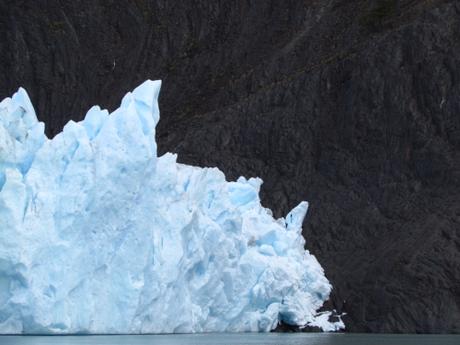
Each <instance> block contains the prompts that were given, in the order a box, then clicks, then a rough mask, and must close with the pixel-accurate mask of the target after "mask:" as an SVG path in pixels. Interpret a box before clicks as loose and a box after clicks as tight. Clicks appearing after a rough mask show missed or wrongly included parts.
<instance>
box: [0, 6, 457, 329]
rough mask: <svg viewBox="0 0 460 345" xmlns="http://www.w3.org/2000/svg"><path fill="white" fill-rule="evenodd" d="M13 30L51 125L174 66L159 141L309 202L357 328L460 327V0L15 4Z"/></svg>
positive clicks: (266, 193)
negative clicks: (257, 179) (258, 178)
mask: <svg viewBox="0 0 460 345" xmlns="http://www.w3.org/2000/svg"><path fill="white" fill-rule="evenodd" d="M0 37H1V39H0V51H1V52H2V59H1V61H0V75H1V78H0V99H3V98H4V97H7V96H9V95H11V94H12V93H13V92H14V91H15V90H16V89H17V87H18V86H23V87H25V88H26V89H27V90H28V92H29V94H30V96H31V98H32V102H33V104H34V105H35V106H36V110H37V114H38V116H39V118H40V120H42V121H45V123H46V124H47V133H48V134H49V135H54V134H56V133H58V132H59V131H60V130H61V129H62V126H63V125H64V124H65V123H66V122H67V121H68V120H69V119H70V118H71V116H83V114H85V113H86V111H87V110H88V109H89V107H90V106H91V105H93V104H101V103H102V104H101V105H102V106H105V107H107V108H108V109H109V110H113V109H115V107H116V106H118V101H119V99H120V98H121V96H122V95H123V94H124V92H125V90H129V89H132V88H133V87H134V86H136V85H138V84H139V83H140V82H141V81H143V80H145V79H147V78H150V79H162V80H163V85H164V87H163V91H162V94H161V97H160V109H161V111H162V115H161V121H160V124H159V127H158V132H157V136H158V138H157V140H158V145H159V153H163V152H166V151H171V152H176V153H178V154H179V161H180V162H182V163H189V164H195V165H202V166H218V167H219V168H220V169H222V170H223V171H224V172H225V173H226V175H227V176H228V177H230V178H236V177H238V175H239V174H241V173H244V174H245V175H246V176H247V177H249V176H260V177H262V178H263V180H264V181H265V183H264V185H263V186H262V201H263V204H264V205H265V206H267V207H270V208H271V209H273V210H274V211H275V215H276V216H278V217H279V216H281V215H285V214H286V213H287V211H288V210H289V209H291V208H292V207H294V206H295V205H296V204H298V202H300V201H301V200H309V201H310V213H309V216H308V217H307V219H306V221H305V223H304V225H303V228H304V235H305V237H306V238H307V239H308V242H307V246H308V248H309V249H310V250H311V252H312V253H313V254H314V255H316V256H317V258H318V260H319V262H321V264H322V266H323V267H324V269H325V272H326V275H327V277H328V279H329V280H330V281H331V283H332V285H333V286H334V291H333V293H332V300H331V306H332V307H334V308H336V309H338V310H339V311H344V312H346V313H347V316H346V317H345V318H344V321H345V323H346V326H347V330H349V331H364V332H371V331H372V332H459V331H460V256H459V251H460V235H459V230H458V229H459V228H460V224H459V223H460V193H459V187H460V179H459V177H460V150H459V149H460V109H459V108H460V107H459V105H460V84H459V80H460V68H459V59H458V57H459V56H460V40H459V39H458V38H459V37H460V3H459V2H458V1H455V0H446V1H443V0H432V1H422V0H420V1H409V0H399V1H397V0H374V1H351V0H330V1H319V0H318V1H315V0H312V1H238V2H228V1H212V2H209V1H204V0H203V1H194V2H177V1H175V2H171V1H169V2H168V1H141V0H138V1H123V2H119V1H102V0H99V1H95V0H94V1H67V0H62V1H33V2H32V1H2V2H0ZM74 120H80V118H74Z"/></svg>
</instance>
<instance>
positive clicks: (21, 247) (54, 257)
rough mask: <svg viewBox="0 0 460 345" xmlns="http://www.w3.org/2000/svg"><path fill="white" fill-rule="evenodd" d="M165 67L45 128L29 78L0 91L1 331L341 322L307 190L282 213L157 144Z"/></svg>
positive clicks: (247, 187) (255, 185)
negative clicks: (310, 237) (330, 315)
mask: <svg viewBox="0 0 460 345" xmlns="http://www.w3.org/2000/svg"><path fill="white" fill-rule="evenodd" d="M160 85H161V83H160V81H150V80H149V81H146V82H145V83H143V84H142V85H140V86H139V87H137V88H136V89H135V90H134V91H133V92H132V93H131V92H130V93H128V94H127V95H126V96H125V97H124V98H123V100H122V103H121V106H120V108H119V109H117V110H116V111H114V112H113V113H112V114H110V115H109V114H108V112H107V111H106V110H101V109H100V108H99V107H97V106H95V107H93V108H91V109H90V110H89V111H88V113H87V115H86V117H85V119H84V120H83V121H81V122H78V123H76V122H73V121H70V122H69V123H68V124H67V125H66V126H65V127H64V130H63V132H62V133H60V134H58V135H57V136H56V137H55V138H54V139H52V140H50V139H48V138H47V137H46V135H45V134H44V125H43V123H41V122H38V121H37V117H36V115H35V112H34V109H33V107H32V104H31V102H30V100H29V97H28V96H27V93H26V92H25V91H24V90H23V89H19V91H18V92H17V93H16V94H15V95H14V96H13V97H12V98H6V99H4V100H3V101H2V102H1V103H0V333H59V334H62V333H65V334H66V333H156V332H210V331H269V330H271V329H273V328H274V327H276V325H277V324H278V322H279V321H283V322H285V323H288V324H292V325H301V326H303V325H314V326H319V327H322V328H323V329H324V330H336V329H338V328H340V327H342V326H343V324H342V323H341V322H336V323H330V322H328V321H327V317H326V316H325V314H318V313H317V310H318V308H319V307H321V305H322V304H323V302H324V301H325V300H326V299H327V298H328V296H329V293H330V291H331V285H330V284H329V282H328V280H327V279H326V278H325V276H324V272H323V269H322V268H321V266H320V264H319V263H318V261H317V260H316V259H315V257H314V256H313V255H311V254H310V253H309V252H308V251H306V250H304V243H305V242H304V239H303V237H302V235H301V225H302V221H303V218H304V216H305V214H306V212H307V207H308V204H307V203H306V202H302V203H300V204H299V205H298V206H297V207H296V208H295V209H294V210H293V211H291V212H290V213H289V214H288V215H287V217H286V219H283V218H281V219H277V220H275V219H274V218H273V217H272V214H271V212H270V210H268V209H266V208H263V207H262V206H261V204H260V200H259V189H260V186H261V183H262V181H261V180H260V179H259V178H250V179H249V180H247V179H245V178H244V177H240V178H239V179H238V181H236V182H227V181H226V180H225V176H224V174H223V173H222V172H221V171H220V170H218V169H217V168H199V167H194V166H188V165H183V164H178V163H176V155H174V154H171V153H167V154H165V155H163V156H161V157H158V156H157V146H156V142H155V126H156V124H157V123H158V121H159V109H158V103H157V97H158V93H159V90H160Z"/></svg>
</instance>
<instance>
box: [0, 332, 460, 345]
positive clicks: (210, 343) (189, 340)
mask: <svg viewBox="0 0 460 345" xmlns="http://www.w3.org/2000/svg"><path fill="white" fill-rule="evenodd" d="M0 345H460V335H399V334H398V335H396V334H328V333H294V334H292V333H240V334H168V335H121V336H120V335H99V336H0Z"/></svg>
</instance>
